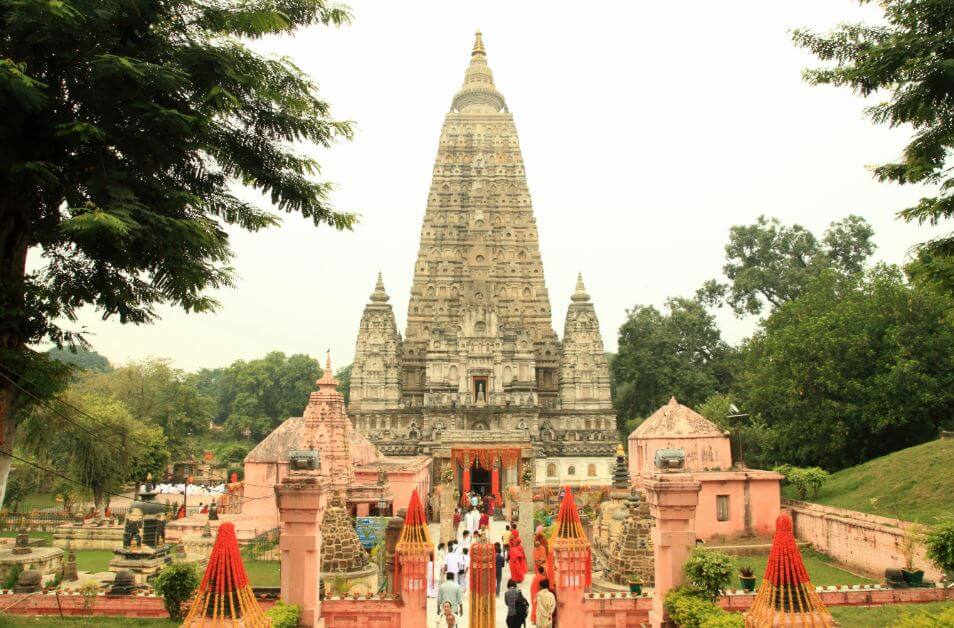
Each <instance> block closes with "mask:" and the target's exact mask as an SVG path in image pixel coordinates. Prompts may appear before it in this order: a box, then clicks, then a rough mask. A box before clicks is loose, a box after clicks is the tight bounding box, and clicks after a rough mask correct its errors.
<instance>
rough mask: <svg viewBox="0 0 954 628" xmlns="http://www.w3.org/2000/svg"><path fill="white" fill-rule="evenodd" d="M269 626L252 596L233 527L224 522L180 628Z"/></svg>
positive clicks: (254, 627) (256, 627) (267, 620)
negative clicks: (199, 627) (182, 627)
mask: <svg viewBox="0 0 954 628" xmlns="http://www.w3.org/2000/svg"><path fill="white" fill-rule="evenodd" d="M270 623H271V622H270V621H269V619H268V618H267V617H266V616H265V613H263V612H262V608H261V607H260V606H259V605H258V602H257V601H256V600H255V596H254V595H253V594H252V586H251V585H250V584H249V582H248V574H246V573H245V564H244V563H243V562H242V556H241V554H240V553H239V547H238V540H237V539H236V538H235V526H234V525H233V524H232V523H230V522H225V523H223V524H222V525H220V526H219V531H218V536H216V537H215V545H214V546H213V547H212V554H211V555H210V556H209V564H208V566H206V568H205V576H204V577H203V578H202V584H200V585H199V590H198V592H197V593H196V594H195V599H194V600H193V602H192V607H191V608H190V609H189V614H188V615H187V616H186V618H185V621H184V622H183V623H182V625H183V626H184V627H186V626H188V627H190V628H191V627H198V626H209V627H210V628H212V627H215V626H248V627H250V628H259V627H265V626H268V625H270Z"/></svg>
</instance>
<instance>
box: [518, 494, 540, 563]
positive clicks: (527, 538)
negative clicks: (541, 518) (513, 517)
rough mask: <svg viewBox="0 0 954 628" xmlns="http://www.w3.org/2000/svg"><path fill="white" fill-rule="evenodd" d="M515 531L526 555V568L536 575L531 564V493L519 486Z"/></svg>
mask: <svg viewBox="0 0 954 628" xmlns="http://www.w3.org/2000/svg"><path fill="white" fill-rule="evenodd" d="M517 531H518V532H519V533H520V540H521V542H522V543H523V549H524V551H526V553H527V567H528V569H529V570H530V573H531V574H534V573H536V565H534V564H533V493H532V491H531V489H530V487H529V486H521V487H520V491H519V492H518V496H517Z"/></svg>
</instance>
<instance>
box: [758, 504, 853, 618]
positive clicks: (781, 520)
mask: <svg viewBox="0 0 954 628" xmlns="http://www.w3.org/2000/svg"><path fill="white" fill-rule="evenodd" d="M745 625H746V628H772V627H774V626H812V627H813V628H819V627H824V628H827V627H828V626H836V625H838V624H836V623H835V620H834V619H833V618H832V616H831V613H829V612H828V609H827V608H825V605H824V604H823V603H822V601H821V598H820V597H819V596H818V593H816V592H815V587H813V586H812V583H811V580H810V579H809V577H808V571H807V570H806V569H805V563H804V562H802V554H801V552H799V550H798V544H796V543H795V535H794V534H793V533H792V520H791V519H790V518H789V516H788V515H787V514H784V513H783V514H781V515H779V517H778V519H776V520H775V538H774V539H772V551H771V552H770V553H769V558H768V564H767V565H766V567H765V577H764V578H763V580H762V584H760V585H759V590H758V593H757V594H756V596H755V601H754V602H752V606H751V607H750V608H749V612H748V613H746V614H745Z"/></svg>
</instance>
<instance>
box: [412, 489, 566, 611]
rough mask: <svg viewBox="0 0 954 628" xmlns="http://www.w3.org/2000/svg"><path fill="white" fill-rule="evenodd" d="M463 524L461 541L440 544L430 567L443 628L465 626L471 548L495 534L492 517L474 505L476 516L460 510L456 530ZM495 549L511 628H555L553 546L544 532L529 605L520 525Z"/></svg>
mask: <svg viewBox="0 0 954 628" xmlns="http://www.w3.org/2000/svg"><path fill="white" fill-rule="evenodd" d="M459 523H463V524H464V525H463V528H462V529H460V528H458V526H456V525H455V536H457V535H458V533H459V537H458V540H453V541H450V542H448V543H446V544H445V543H439V544H438V545H437V551H436V552H435V553H434V554H433V555H432V556H431V560H430V563H429V564H428V574H427V576H428V578H427V580H428V582H427V593H428V596H429V597H434V598H437V624H436V625H437V626H438V628H446V627H448V626H458V625H460V619H459V618H460V617H461V616H462V615H463V612H464V608H463V604H464V596H465V595H466V594H467V591H468V575H469V571H470V559H471V557H470V550H471V546H472V544H473V543H476V542H478V540H479V539H481V538H483V539H485V540H486V539H487V538H488V537H487V536H486V535H487V534H488V533H489V531H490V521H489V517H488V516H487V513H486V512H481V509H480V507H479V506H473V505H471V508H470V510H469V511H468V512H467V513H466V514H465V515H463V516H461V512H460V509H458V510H457V512H456V513H455V524H459ZM493 547H494V571H495V576H496V582H497V590H496V594H497V596H498V597H499V596H500V594H501V585H502V583H504V582H506V589H505V591H504V592H503V595H504V603H505V604H506V607H507V619H506V621H507V626H508V628H514V627H516V626H525V625H529V622H532V623H533V624H535V625H536V627H537V628H552V626H554V618H555V611H556V597H555V595H554V593H553V591H552V590H551V585H550V583H551V582H552V581H553V577H552V569H553V567H552V561H551V560H550V547H549V540H548V539H547V538H546V535H545V534H543V528H542V526H540V527H538V528H537V529H536V531H535V534H534V539H533V560H534V563H535V564H536V573H535V574H534V577H533V581H532V582H531V584H530V599H529V601H528V600H527V598H526V597H525V596H524V594H523V592H522V591H520V589H519V586H518V585H519V584H520V583H522V582H523V581H524V579H525V578H526V576H527V564H528V561H527V554H526V551H525V549H524V547H523V539H522V538H521V536H520V532H519V531H518V530H517V525H516V524H506V525H505V526H504V531H503V533H502V534H501V536H500V539H499V540H497V541H495V542H494V543H493ZM508 564H509V566H510V574H509V576H510V577H509V579H506V580H505V579H504V567H505V566H507V565H508ZM528 620H529V621H528Z"/></svg>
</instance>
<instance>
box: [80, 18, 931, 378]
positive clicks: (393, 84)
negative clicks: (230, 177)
mask: <svg viewBox="0 0 954 628" xmlns="http://www.w3.org/2000/svg"><path fill="white" fill-rule="evenodd" d="M350 6H351V7H352V8H353V10H354V23H353V24H352V25H351V26H347V27H344V28H340V29H328V28H314V29H309V30H307V31H303V32H300V33H299V34H298V35H297V36H296V37H294V38H281V39H274V40H269V41H267V42H263V43H259V44H256V48H258V49H260V50H263V51H267V52H269V53H271V54H281V55H287V56H290V57H291V58H293V59H294V61H295V63H297V64H298V66H299V67H301V68H302V69H303V70H304V71H306V72H307V73H308V74H310V75H311V76H312V77H313V78H314V79H315V80H316V81H317V82H318V84H319V86H320V89H321V94H322V96H323V97H324V98H325V99H327V100H328V101H329V102H330V103H331V104H332V106H333V111H334V113H335V115H336V116H338V117H340V118H345V119H351V120H354V121H355V122H356V125H357V133H356V137H355V139H354V141H353V142H351V143H348V144H341V145H338V146H335V147H334V148H332V149H331V150H322V151H318V152H316V154H317V155H318V157H319V159H320V161H321V164H322V166H323V175H322V176H323V177H324V178H326V179H328V180H330V181H333V182H335V183H336V185H337V191H336V193H335V195H334V202H335V204H336V206H338V207H339V208H342V209H348V210H351V211H355V212H358V213H360V214H361V216H362V219H361V223H360V224H359V225H358V226H357V227H356V228H355V230H354V231H353V232H352V233H337V232H332V231H330V230H328V229H325V228H321V229H316V228H314V227H313V226H312V225H311V224H310V223H308V222H306V221H303V220H301V219H300V218H297V217H294V216H285V218H284V224H283V226H282V227H281V228H278V229H273V230H271V231H269V232H266V233H258V234H244V233H240V232H236V233H235V235H234V238H233V246H234V249H235V253H236V259H235V262H234V265H235V267H236V269H237V271H238V274H239V275H240V281H239V283H238V285H237V287H236V288H235V289H231V290H225V291H221V292H219V293H218V294H217V295H216V296H217V297H218V298H219V299H220V300H221V303H222V308H221V310H220V311H219V312H217V313H216V314H214V315H185V314H183V313H181V312H178V311H175V310H171V309H163V310H162V312H163V319H162V320H161V321H160V322H158V323H157V324H155V325H152V326H144V327H133V326H123V325H120V324H119V323H118V322H115V321H112V320H111V321H107V322H103V321H101V320H100V319H99V316H98V315H97V314H96V313H94V312H91V311H90V312H84V313H83V316H82V319H81V324H82V325H85V326H86V327H87V330H88V331H89V332H90V336H89V338H90V340H91V341H92V343H93V345H94V346H95V348H96V349H97V350H98V351H100V352H101V353H103V354H105V355H106V356H107V357H108V358H109V359H110V360H111V361H113V362H114V363H116V362H123V361H126V360H130V359H140V358H144V357H146V356H150V355H151V356H162V357H168V358H171V359H172V360H173V362H174V363H175V365H177V366H179V367H181V368H184V369H188V370H193V369H198V368H200V367H215V366H222V365H226V364H229V363H231V362H232V361H233V360H236V359H248V358H255V357H259V356H261V355H263V354H265V353H266V352H268V351H271V350H281V351H285V352H286V353H296V352H304V353H309V354H312V355H314V356H319V355H321V354H322V353H323V352H324V350H325V349H327V348H330V349H331V350H332V359H333V361H334V362H335V364H336V366H340V365H344V364H346V363H348V362H350V361H351V359H352V356H353V354H354V342H355V334H356V332H357V327H358V321H359V319H360V316H361V311H362V308H363V307H364V305H365V303H366V302H367V296H368V294H369V293H370V292H371V290H372V288H373V285H374V279H375V274H376V273H377V272H378V270H381V271H382V272H383V273H384V281H385V286H386V287H387V290H388V292H389V294H390V295H391V299H392V300H391V303H392V304H393V306H394V308H395V312H396V314H397V318H398V325H399V327H400V328H401V330H402V332H403V328H404V324H405V319H406V308H407V301H408V296H409V295H408V293H409V290H410V285H411V278H412V268H413V264H414V259H415V256H416V254H417V247H418V235H419V229H420V225H421V219H422V217H423V215H424V209H425V204H426V199H427V192H428V187H429V185H430V175H431V168H432V166H433V160H434V156H435V154H436V151H437V141H438V135H439V132H440V127H441V123H442V121H443V116H444V114H445V113H446V112H447V110H448V108H449V105H450V101H451V97H452V96H453V94H454V93H455V91H456V90H457V89H458V88H459V86H460V84H461V82H462V80H463V75H464V69H465V68H466V67H467V64H468V61H469V55H470V49H471V44H472V40H473V33H474V30H475V29H476V28H478V27H479V28H480V29H481V30H482V31H483V33H484V41H485V44H486V47H487V52H488V60H489V63H490V67H491V68H492V70H493V71H494V76H495V80H496V84H497V87H498V89H499V90H500V91H501V92H502V93H503V94H504V96H505V97H506V99H507V102H508V105H509V108H510V110H511V111H512V112H513V114H514V117H515V120H516V124H517V129H518V131H519V133H520V140H521V146H522V149H523V156H524V160H525V163H526V172H527V178H528V180H529V185H530V193H531V195H532V199H533V207H534V210H535V212H536V216H537V221H538V228H539V234H540V245H541V249H542V255H543V263H544V271H545V273H546V279H547V286H548V288H549V290H550V297H551V303H552V306H553V312H554V321H553V322H554V327H555V328H556V330H557V332H558V333H559V334H560V335H561V336H562V330H563V318H564V316H565V312H566V307H567V305H568V303H569V296H570V294H571V293H572V290H573V285H574V281H575V278H576V273H577V272H578V271H579V272H582V273H583V276H584V279H585V281H586V284H587V288H588V291H589V292H590V294H591V295H592V297H593V300H594V302H595V305H596V310H597V313H598V315H599V318H600V323H601V326H602V331H603V337H604V341H605V343H606V348H607V349H608V350H615V348H616V332H617V329H618V328H619V326H620V324H621V323H622V322H623V320H624V318H625V310H626V309H627V308H630V307H632V306H634V305H635V304H655V305H657V306H660V307H661V306H662V304H663V301H664V300H665V298H666V297H667V296H670V295H683V294H691V293H692V292H693V291H694V290H695V289H696V288H697V287H698V286H699V285H700V284H701V283H702V282H703V281H705V280H706V279H709V278H712V277H715V276H721V267H722V265H723V263H724V259H723V258H724V251H723V247H724V246H725V243H726V239H727V235H728V231H729V227H730V226H732V225H735V224H742V223H751V222H752V221H754V220H755V218H756V217H757V216H758V215H759V214H763V213H764V214H767V215H770V216H777V217H778V218H780V219H781V220H782V221H784V222H787V223H790V222H799V223H801V224H803V225H805V226H807V227H809V228H810V229H812V230H814V231H816V233H819V234H820V233H821V231H823V230H824V228H825V227H826V226H827V225H828V223H829V222H831V221H832V220H836V219H839V218H841V217H843V216H845V215H846V214H848V213H858V214H861V215H862V216H864V217H865V218H867V219H868V220H869V221H871V222H872V223H873V225H874V228H875V230H876V242H877V244H878V253H877V257H878V258H879V259H884V260H887V261H890V262H900V261H902V260H903V259H904V257H905V256H906V254H907V252H908V250H909V248H910V247H911V246H912V245H913V244H914V243H916V242H918V241H920V240H923V239H925V238H926V237H928V235H929V233H930V232H929V231H928V230H927V229H925V228H919V227H916V226H912V225H906V224H903V223H900V222H899V221H897V220H896V219H895V217H894V214H895V211H896V210H898V209H899V208H902V207H905V206H906V205H907V204H910V203H912V202H913V201H914V200H916V199H917V197H918V196H919V191H918V190H917V189H911V188H907V189H906V188H899V187H898V186H895V185H892V184H880V183H877V182H875V181H874V180H872V178H871V175H870V173H869V172H868V171H867V170H866V169H865V166H866V164H873V163H877V162H880V161H884V160H889V159H893V158H895V157H896V156H897V155H898V152H899V149H900V148H901V147H902V146H903V145H904V143H905V141H906V139H907V135H908V132H907V131H906V130H904V129H899V130H889V129H886V128H883V127H876V126H873V125H872V124H871V123H869V122H868V121H867V120H866V119H864V118H863V117H862V109H863V108H864V106H865V103H864V102H863V101H862V100H861V99H860V98H858V97H857V96H855V95H853V94H852V93H851V92H850V91H848V90H846V89H835V88H828V87H811V86H809V85H808V84H806V83H804V82H803V81H802V80H801V75H800V73H801V70H802V68H803V67H805V66H808V65H812V64H813V63H814V61H813V58H812V57H811V56H810V55H808V54H807V53H806V52H804V51H802V50H800V49H796V48H795V47H794V46H793V45H792V43H791V40H790V37H789V35H788V33H787V31H788V30H789V29H791V28H794V27H798V26H808V27H813V28H817V29H825V30H827V29H829V28H832V27H834V26H835V25H836V24H838V23H839V22H844V21H856V20H859V19H865V20H869V21H872V20H875V19H877V18H878V16H879V12H878V11H877V9H876V8H874V7H872V6H870V5H869V6H868V7H865V8H859V7H858V6H857V4H856V3H855V2H854V1H852V0H800V1H799V2H785V3H781V2H765V0H748V1H736V2H701V1H697V2H685V1H684V2H659V3H646V2H625V3H624V2H595V1H593V2H585V3H580V2H574V3H569V2H554V1H550V2H542V1H539V2H529V1H526V2H514V1H513V0H511V1H509V2H488V1H485V2H469V3H464V2H447V1H446V0H443V1H432V2H380V1H377V2H374V1H371V0H367V1H365V0H355V1H353V2H351V3H350ZM869 104H870V103H869ZM262 202H265V201H262ZM719 320H720V324H721V325H722V327H723V330H724V333H725V335H726V337H727V339H729V340H730V341H731V342H737V341H738V340H739V339H741V338H742V337H744V336H745V335H747V334H748V333H750V332H751V329H752V327H753V325H754V321H752V320H744V321H740V320H738V319H735V318H734V317H733V316H732V315H730V314H728V313H722V314H720V316H719Z"/></svg>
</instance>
